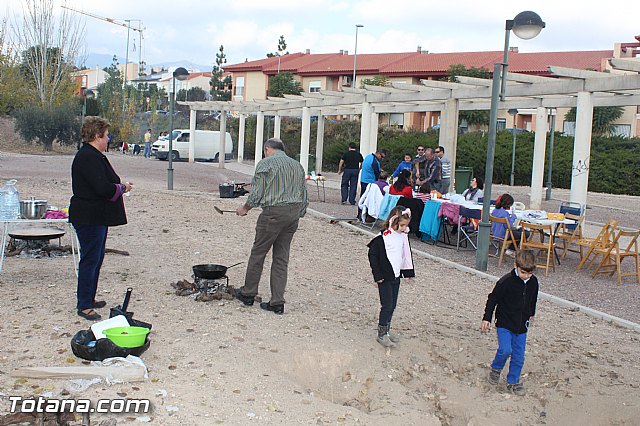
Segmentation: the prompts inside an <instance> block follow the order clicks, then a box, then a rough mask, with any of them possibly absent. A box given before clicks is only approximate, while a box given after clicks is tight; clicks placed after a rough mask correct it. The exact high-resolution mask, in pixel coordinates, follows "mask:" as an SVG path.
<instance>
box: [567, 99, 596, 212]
mask: <svg viewBox="0 0 640 426" xmlns="http://www.w3.org/2000/svg"><path fill="white" fill-rule="evenodd" d="M592 124H593V94H592V93H590V92H579V93H578V105H577V111H576V134H575V136H574V142H573V163H572V165H571V169H572V170H571V193H570V194H569V201H571V202H572V203H580V205H582V206H583V207H584V206H586V204H587V188H588V186H589V162H590V157H591V126H592ZM585 211H586V210H585Z"/></svg>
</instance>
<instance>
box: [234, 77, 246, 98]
mask: <svg viewBox="0 0 640 426" xmlns="http://www.w3.org/2000/svg"><path fill="white" fill-rule="evenodd" d="M235 95H236V96H244V77H236V94H235Z"/></svg>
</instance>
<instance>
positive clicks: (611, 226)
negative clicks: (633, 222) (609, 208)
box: [576, 219, 620, 271]
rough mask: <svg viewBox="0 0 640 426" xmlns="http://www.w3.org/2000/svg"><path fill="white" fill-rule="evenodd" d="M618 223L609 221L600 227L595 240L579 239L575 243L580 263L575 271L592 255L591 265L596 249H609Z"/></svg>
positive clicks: (596, 255)
mask: <svg viewBox="0 0 640 426" xmlns="http://www.w3.org/2000/svg"><path fill="white" fill-rule="evenodd" d="M619 223H620V222H619V221H617V220H613V219H610V220H609V221H608V222H607V223H605V225H604V226H603V227H602V229H601V230H600V232H599V233H598V235H597V236H596V237H595V238H580V239H578V240H577V241H576V244H577V245H578V246H579V247H580V259H581V260H580V263H579V264H578V266H577V267H576V271H579V270H580V269H582V267H583V266H584V264H585V263H586V262H587V260H589V257H590V256H591V255H594V258H593V259H592V260H591V263H590V264H589V266H591V264H592V263H593V261H594V260H595V258H596V257H598V254H597V253H594V250H595V249H596V248H600V249H608V248H609V247H611V242H612V240H613V233H614V232H615V230H616V228H617V227H618V224H619ZM585 248H586V249H587V253H586V254H583V252H582V250H583V249H585Z"/></svg>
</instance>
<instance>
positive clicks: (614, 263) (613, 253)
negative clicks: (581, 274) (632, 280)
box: [591, 230, 640, 284]
mask: <svg viewBox="0 0 640 426" xmlns="http://www.w3.org/2000/svg"><path fill="white" fill-rule="evenodd" d="M638 236H640V231H637V230H636V231H622V230H620V231H618V233H617V234H616V236H615V238H614V239H613V245H612V246H611V247H610V248H609V249H607V250H606V251H605V250H603V249H600V248H596V249H594V251H596V252H600V254H602V255H603V256H604V257H603V259H602V261H601V262H600V264H599V265H598V267H597V268H596V269H595V270H594V271H593V274H591V275H592V276H593V277H595V276H596V275H598V274H609V276H611V275H613V274H614V272H615V273H617V274H618V284H622V277H636V280H637V281H638V284H640V261H639V258H638ZM621 238H631V240H630V241H629V244H627V247H626V248H624V249H622V248H621V247H620V239H621ZM626 257H633V258H634V259H635V262H636V267H635V272H631V273H628V274H623V273H622V271H621V269H620V264H621V263H622V261H623V260H624V259H625V258H626Z"/></svg>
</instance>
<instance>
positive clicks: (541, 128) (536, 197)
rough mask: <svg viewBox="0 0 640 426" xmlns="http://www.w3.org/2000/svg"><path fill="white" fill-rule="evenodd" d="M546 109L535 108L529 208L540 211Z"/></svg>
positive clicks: (546, 127) (545, 141)
mask: <svg viewBox="0 0 640 426" xmlns="http://www.w3.org/2000/svg"><path fill="white" fill-rule="evenodd" d="M547 130H548V125H547V108H545V107H538V108H536V134H535V140H534V143H533V167H532V172H531V193H530V195H529V208H530V209H532V210H541V209H542V185H543V182H544V151H545V148H546V146H547Z"/></svg>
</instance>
